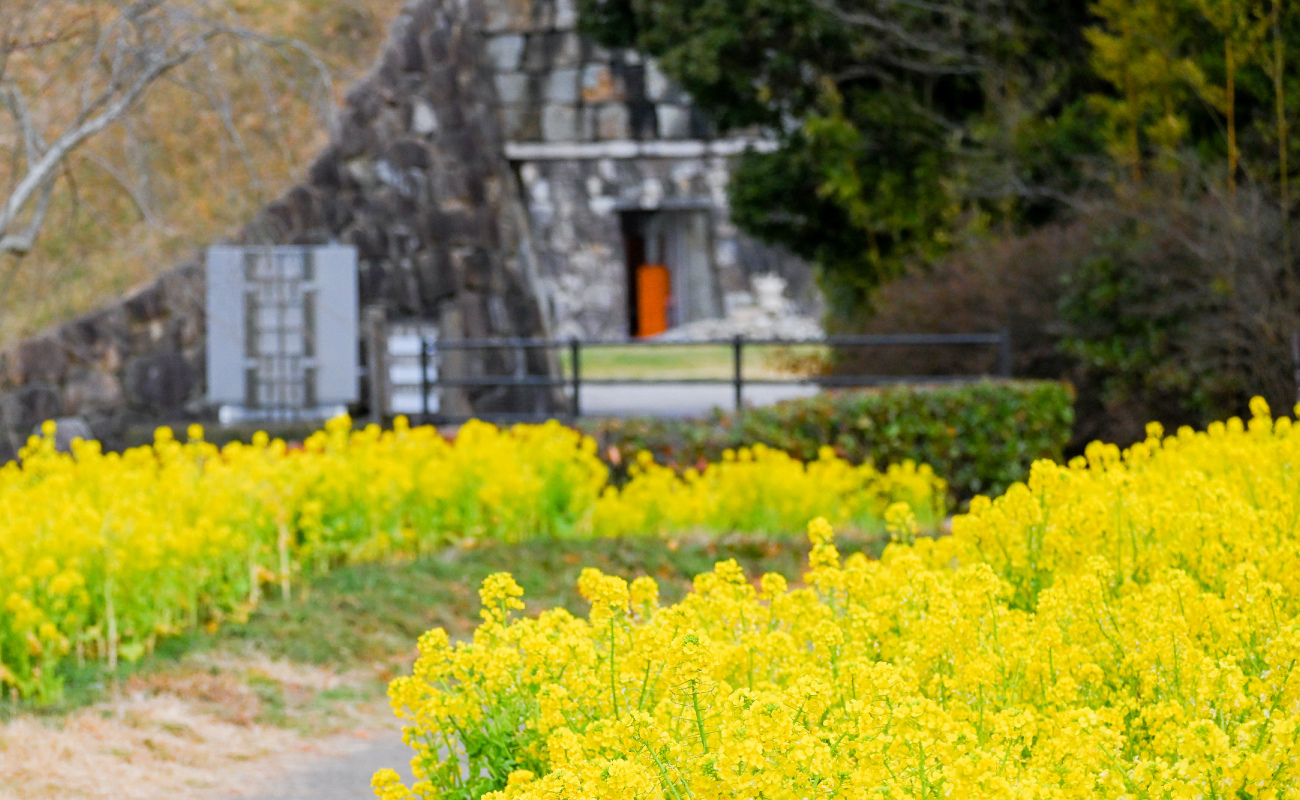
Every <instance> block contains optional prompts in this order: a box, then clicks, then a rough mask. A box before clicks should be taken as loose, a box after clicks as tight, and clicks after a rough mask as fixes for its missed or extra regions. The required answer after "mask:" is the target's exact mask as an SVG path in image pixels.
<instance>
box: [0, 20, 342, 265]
mask: <svg viewBox="0 0 1300 800" xmlns="http://www.w3.org/2000/svg"><path fill="white" fill-rule="evenodd" d="M232 43H236V44H238V45H239V46H242V47H244V48H245V50H246V51H251V50H255V49H260V50H264V51H269V52H271V53H274V54H276V55H277V56H278V57H281V61H283V60H284V58H289V59H292V60H293V61H295V62H297V64H296V65H297V66H298V67H299V68H301V67H302V66H304V65H305V66H306V68H307V71H308V72H310V73H311V74H312V75H313V76H314V77H313V80H314V82H315V84H316V86H317V88H318V89H319V90H320V91H318V92H317V95H318V97H319V100H320V106H321V107H322V108H325V109H327V108H328V106H329V101H330V98H331V95H332V92H331V91H330V88H329V76H328V71H327V70H326V69H325V68H324V66H323V63H322V62H321V61H320V59H318V58H316V57H315V55H314V54H312V53H311V51H310V50H309V48H307V47H306V46H304V45H302V44H301V43H299V42H297V41H293V40H284V39H274V38H271V37H266V36H262V35H259V34H257V33H255V32H253V31H252V30H249V29H248V28H246V27H243V26H241V25H240V24H239V20H238V17H237V15H236V14H235V12H234V11H233V10H232V8H231V7H230V6H228V5H227V4H226V2H225V0H0V108H2V109H3V112H0V113H4V114H7V118H6V117H5V116H0V120H2V121H0V157H4V156H7V159H6V160H7V161H8V163H7V164H6V163H0V253H9V254H13V255H18V256H21V255H24V254H26V253H27V252H29V251H30V250H31V249H32V247H33V245H34V244H35V242H36V240H37V238H38V237H39V236H40V234H41V230H42V227H43V226H44V225H45V222H46V219H47V213H48V211H49V208H50V200H51V196H52V194H53V193H54V190H55V186H56V184H57V183H58V182H59V180H60V177H61V176H64V175H66V174H67V169H68V164H69V160H70V158H71V156H72V155H73V154H75V153H76V152H77V151H78V149H79V148H81V147H82V146H83V145H85V144H86V143H87V142H88V141H89V140H91V139H92V138H93V137H95V136H96V135H98V134H101V133H102V132H103V131H105V130H106V129H107V128H109V127H110V126H113V125H115V124H124V123H125V122H126V121H127V119H128V118H129V115H130V113H131V111H132V110H133V109H134V108H135V107H137V105H138V104H140V103H141V102H142V100H143V99H144V98H145V97H146V95H147V94H148V93H149V92H150V91H151V90H152V89H154V87H156V86H157V85H159V84H160V83H161V82H163V81H167V82H171V83H173V84H175V85H181V86H185V87H187V88H189V89H192V90H193V94H194V98H195V102H196V103H198V104H203V105H206V106H209V107H213V108H216V109H217V110H218V111H219V112H221V113H220V115H221V117H222V119H223V120H228V119H229V117H230V114H229V113H228V110H229V107H230V103H231V97H230V96H229V94H230V93H229V91H228V90H223V87H222V83H221V80H220V76H219V73H220V72H221V69H222V68H223V67H224V66H228V65H231V64H232V63H234V62H238V60H239V59H234V60H232V59H230V58H229V57H228V56H229V50H228V49H226V50H224V51H223V50H221V48H229V47H230V46H232ZM223 54H224V56H225V57H223ZM235 66H236V67H238V66H241V65H240V64H238V63H235ZM242 66H243V68H245V69H256V68H258V67H259V65H252V64H248V63H245V64H243V65H242ZM260 66H261V67H265V64H264V63H263V64H261V65H260ZM326 114H328V111H326ZM6 123H7V124H6ZM227 127H228V130H227V133H228V134H229V136H230V138H231V139H232V141H233V142H234V143H235V146H236V147H237V148H238V147H239V146H240V136H239V132H238V130H237V129H235V127H234V126H233V125H229V126H227ZM97 163H99V165H100V167H101V168H103V169H104V170H105V171H106V172H109V173H110V174H113V176H114V178H115V179H116V180H117V182H118V183H119V184H120V185H121V186H122V187H123V188H124V189H125V190H126V191H127V193H128V194H130V195H131V198H132V202H133V203H135V205H137V206H138V207H140V208H141V212H142V214H143V215H144V216H145V217H146V218H148V216H149V210H148V207H147V198H145V197H144V196H143V195H142V194H140V193H139V192H137V191H135V190H136V189H138V187H139V185H140V183H141V182H140V181H139V180H136V179H135V178H133V177H132V176H128V175H124V174H121V172H120V171H118V172H114V171H113V169H114V168H113V167H111V166H109V165H105V164H104V163H103V162H102V161H99V162H97Z"/></svg>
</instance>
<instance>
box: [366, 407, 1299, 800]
mask: <svg viewBox="0 0 1300 800" xmlns="http://www.w3.org/2000/svg"><path fill="white" fill-rule="evenodd" d="M1251 408H1252V412H1253V416H1252V418H1251V419H1250V421H1249V422H1248V423H1243V422H1242V421H1241V420H1239V419H1232V420H1229V421H1227V422H1226V423H1216V424H1215V425H1212V426H1211V427H1210V428H1209V429H1208V430H1207V431H1204V432H1200V433H1194V432H1193V431H1191V430H1188V429H1183V430H1180V431H1178V432H1177V433H1176V434H1175V435H1172V436H1165V435H1164V432H1163V431H1162V430H1161V428H1160V427H1159V426H1158V425H1152V426H1150V427H1149V428H1148V438H1147V440H1146V441H1145V442H1142V443H1139V444H1137V445H1135V446H1133V447H1132V448H1129V449H1128V450H1126V451H1123V452H1121V451H1120V450H1119V449H1118V448H1116V447H1114V446H1110V445H1103V444H1094V445H1092V446H1090V447H1089V448H1088V449H1087V452H1086V457H1081V458H1078V459H1075V460H1074V461H1072V462H1071V463H1069V464H1067V465H1060V464H1055V463H1052V462H1046V461H1044V462H1039V463H1037V464H1035V465H1034V468H1033V470H1032V473H1031V475H1030V477H1029V479H1028V481H1027V482H1026V483H1024V484H1017V485H1015V486H1013V487H1012V488H1011V489H1010V490H1009V491H1008V492H1007V493H1006V494H1005V495H1003V496H1001V497H999V498H997V499H994V500H988V499H977V500H976V501H975V502H974V503H972V506H971V509H970V513H969V514H966V515H962V516H958V517H957V518H956V519H955V520H954V523H953V535H952V536H950V537H946V538H942V539H928V538H919V539H916V540H915V541H911V539H912V536H913V533H914V531H915V528H916V520H915V519H914V517H913V515H912V514H911V513H910V512H909V511H908V510H907V509H906V508H905V507H899V506H894V507H893V508H892V509H890V511H889V513H888V515H887V516H888V517H889V525H890V527H891V529H892V531H893V533H894V534H895V535H896V537H897V538H898V539H899V541H898V542H897V543H895V544H892V545H890V547H889V548H888V549H887V550H886V551H885V554H884V556H883V558H881V559H880V560H878V561H872V560H868V559H867V558H865V557H862V556H861V555H854V556H851V557H849V558H847V559H843V560H842V559H841V557H840V555H839V553H838V552H837V551H836V548H835V546H834V542H833V536H832V525H831V523H830V522H828V520H826V519H816V520H814V521H813V522H812V523H811V524H809V525H808V534H809V536H810V538H811V540H812V542H813V545H814V547H813V550H812V553H811V555H810V558H809V563H808V570H807V572H806V574H805V576H804V579H803V582H802V584H801V585H795V586H791V585H787V582H786V581H785V579H783V578H782V577H780V576H778V575H766V576H763V577H761V578H759V579H756V580H755V579H751V578H749V577H747V576H746V575H744V574H743V573H742V572H741V570H740V569H739V568H738V567H737V566H736V564H735V563H734V562H722V563H719V564H718V565H717V567H716V569H715V570H714V571H712V572H710V573H708V574H704V575H700V576H699V577H698V578H697V579H696V581H695V591H694V592H693V593H691V594H689V595H687V597H686V598H685V599H684V600H683V601H682V602H680V603H677V604H675V605H669V606H663V605H661V604H660V603H659V602H658V599H657V587H656V585H655V583H654V581H653V580H652V579H650V578H646V577H642V578H638V579H636V580H634V581H632V582H631V583H630V584H629V583H627V582H626V581H624V580H623V579H621V578H617V577H613V576H607V575H603V574H601V573H599V572H597V571H595V570H591V571H588V572H586V573H585V574H584V575H583V576H582V579H581V582H580V588H581V590H582V592H583V594H584V596H585V597H586V598H587V599H588V600H589V601H590V603H591V610H590V613H589V615H588V616H587V617H586V618H579V617H575V616H573V615H571V614H569V613H568V612H566V611H564V610H562V609H554V610H549V611H545V612H543V613H541V614H540V616H537V617H535V618H518V615H517V613H516V612H517V611H518V609H520V608H521V607H522V603H521V601H520V595H521V591H520V590H519V587H518V586H517V584H515V582H514V581H513V580H512V578H511V577H510V576H509V575H507V574H504V573H502V574H497V575H494V576H492V577H491V578H489V579H488V580H487V581H486V582H485V583H484V584H483V587H482V590H481V596H482V601H483V606H484V608H483V612H482V616H483V622H482V625H481V626H480V627H479V629H478V631H477V632H476V634H475V636H474V638H473V641H469V642H461V643H455V644H453V643H452V642H450V641H449V640H448V637H447V636H446V634H445V633H444V632H442V631H441V630H434V631H430V632H429V633H427V634H425V635H424V636H423V637H422V638H421V639H420V642H419V647H420V653H421V655H420V657H419V660H418V661H417V663H416V664H415V666H414V670H413V674H412V675H411V676H409V677H403V678H399V679H397V680H396V681H394V682H393V683H392V685H391V688H390V696H391V699H392V703H393V706H394V708H395V709H396V711H397V712H398V714H399V716H401V717H402V718H404V719H405V720H406V721H407V728H406V739H407V742H408V743H409V744H410V745H411V746H412V747H413V748H414V749H415V757H414V759H413V761H412V765H413V767H414V773H415V776H416V780H417V782H416V784H415V785H414V786H412V787H405V786H403V785H402V784H401V783H400V782H399V780H398V778H397V775H396V773H393V772H391V771H381V772H380V773H378V774H377V775H376V776H375V781H374V784H375V788H376V791H377V793H378V795H379V796H380V797H381V798H383V800H398V799H399V798H406V797H408V796H412V795H413V796H416V797H424V798H434V797H437V798H478V797H484V798H487V800H542V798H546V799H547V800H551V799H552V798H575V800H576V798H610V799H611V800H613V798H619V800H633V798H654V799H655V800H659V799H660V798H671V800H685V798H736V799H737V800H739V799H740V798H765V799H766V800H781V799H784V798H789V799H790V800H795V799H796V798H798V799H800V800H803V799H806V798H832V797H842V798H858V797H879V798H935V799H936V800H937V798H1124V799H1125V800H1128V799H1130V798H1161V799H1166V798H1168V799H1170V800H1173V799H1174V798H1207V799H1208V798H1229V797H1231V798H1244V797H1257V798H1286V797H1295V796H1297V795H1298V794H1300V774H1298V772H1300V767H1297V764H1300V730H1298V728H1297V723H1298V722H1300V671H1298V670H1297V666H1300V535H1298V531H1300V426H1296V425H1293V424H1292V423H1291V421H1290V420H1288V419H1276V420H1275V419H1273V418H1272V417H1271V416H1270V414H1269V410H1268V408H1267V406H1266V405H1265V404H1264V403H1263V401H1261V400H1256V401H1255V402H1254V403H1252V407H1251Z"/></svg>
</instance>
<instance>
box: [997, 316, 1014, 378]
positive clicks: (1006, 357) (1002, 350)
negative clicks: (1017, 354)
mask: <svg viewBox="0 0 1300 800" xmlns="http://www.w3.org/2000/svg"><path fill="white" fill-rule="evenodd" d="M1001 337H1002V340H1001V341H1000V342H999V343H998V362H999V363H998V366H999V367H1000V371H1001V373H1002V377H1004V378H1010V377H1011V331H1010V330H1008V329H1006V328H1003V329H1002V331H1001Z"/></svg>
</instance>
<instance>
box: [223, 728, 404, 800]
mask: <svg viewBox="0 0 1300 800" xmlns="http://www.w3.org/2000/svg"><path fill="white" fill-rule="evenodd" d="M410 760H411V748H409V747H407V746H406V745H405V744H403V743H402V737H401V734H398V733H385V734H383V735H381V736H378V737H376V738H374V739H372V740H370V741H368V742H366V743H365V744H364V745H362V747H361V748H360V749H358V750H356V751H354V752H352V753H350V754H349V755H346V756H341V757H335V758H320V759H314V760H312V761H309V762H308V763H307V764H305V765H304V766H303V768H302V769H300V770H297V771H295V772H289V773H286V774H284V775H280V776H278V777H276V778H273V779H269V780H268V781H267V783H266V788H265V789H264V793H263V794H259V795H256V796H255V797H252V798H249V799H248V800H373V798H374V796H375V793H374V790H373V789H371V788H370V778H371V776H372V775H374V774H375V772H376V771H378V770H380V769H383V768H384V767H391V768H393V769H395V770H397V772H398V774H399V775H401V776H402V779H403V781H404V782H405V783H406V785H407V786H410V785H411V783H412V779H411V767H410Z"/></svg>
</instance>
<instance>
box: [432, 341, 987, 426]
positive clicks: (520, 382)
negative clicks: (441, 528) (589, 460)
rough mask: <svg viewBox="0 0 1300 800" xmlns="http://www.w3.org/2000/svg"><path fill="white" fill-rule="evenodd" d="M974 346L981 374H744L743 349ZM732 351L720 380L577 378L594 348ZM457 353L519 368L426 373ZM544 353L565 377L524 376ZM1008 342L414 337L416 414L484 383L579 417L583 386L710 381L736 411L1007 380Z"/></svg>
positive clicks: (484, 385)
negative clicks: (563, 397)
mask: <svg viewBox="0 0 1300 800" xmlns="http://www.w3.org/2000/svg"><path fill="white" fill-rule="evenodd" d="M954 345H957V346H981V347H995V348H997V359H996V365H997V367H996V371H995V372H985V373H981V374H960V375H867V374H861V375H838V374H836V375H808V376H793V377H789V378H746V377H745V371H744V362H745V348H746V347H807V346H821V347H832V348H833V347H854V348H857V347H899V346H902V347H948V346H954ZM720 346H726V347H730V348H731V356H732V357H731V373H732V374H731V376H730V377H727V378H699V377H685V378H671V377H670V378H617V377H614V378H609V377H606V378H584V377H583V375H582V355H583V351H584V350H591V349H596V348H612V347H619V348H629V347H630V348H659V347H676V348H680V347H720ZM457 350H459V351H463V350H512V351H515V352H516V353H517V354H518V357H517V358H516V359H515V363H516V364H517V365H518V368H517V369H515V371H514V374H510V375H486V376H481V377H449V376H446V375H445V374H444V371H443V370H441V369H439V370H437V372H436V375H437V377H436V378H433V379H431V378H430V377H429V373H430V370H429V366H430V364H431V362H432V359H433V357H434V355H435V354H436V353H437V352H439V351H443V352H445V351H457ZM527 350H548V351H552V352H556V353H559V352H564V351H566V350H567V352H568V356H569V375H568V376H565V375H564V374H563V370H560V374H559V375H558V376H557V377H549V376H545V375H533V374H527V372H526V370H524V369H523V365H524V363H525V362H526V358H524V356H523V354H524V351H527ZM1011 366H1012V365H1011V339H1010V336H1009V335H1008V334H1007V333H1006V332H1005V331H1003V332H999V333H961V334H940V333H936V334H881V335H869V336H827V337H825V338H822V339H747V338H745V337H743V336H736V337H734V338H731V339H709V340H696V341H671V340H662V339H588V340H583V339H539V338H500V339H459V340H446V339H443V340H438V341H430V340H429V339H423V338H422V339H421V343H420V375H421V381H420V390H421V391H420V394H421V397H422V398H423V401H422V402H423V417H424V418H425V419H426V420H428V419H431V418H433V417H435V416H439V415H437V414H435V413H433V412H432V410H431V408H430V405H429V398H430V395H431V394H432V392H434V391H436V390H438V389H442V388H447V389H451V388H484V387H521V388H522V387H528V388H552V389H560V388H564V389H569V391H570V392H571V393H572V397H571V398H570V403H571V405H570V409H569V411H570V414H571V415H572V416H573V417H575V418H576V417H580V416H582V387H583V386H584V385H587V386H637V385H667V384H711V385H727V384H730V385H731V386H732V389H733V395H734V402H735V407H736V410H740V409H742V408H743V407H744V390H745V387H746V386H795V385H804V386H818V387H827V388H850V387H866V386H883V385H889V384H899V383H964V382H971V381H977V380H982V379H986V378H989V377H991V376H994V375H996V376H1000V377H1004V378H1009V377H1011ZM475 416H482V417H486V418H499V419H507V418H509V419H515V418H530V417H535V416H536V415H530V414H483V415H475Z"/></svg>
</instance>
